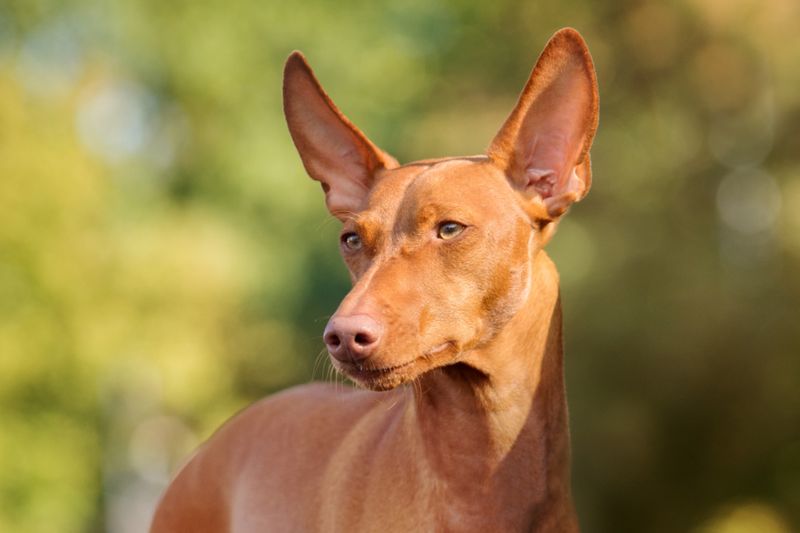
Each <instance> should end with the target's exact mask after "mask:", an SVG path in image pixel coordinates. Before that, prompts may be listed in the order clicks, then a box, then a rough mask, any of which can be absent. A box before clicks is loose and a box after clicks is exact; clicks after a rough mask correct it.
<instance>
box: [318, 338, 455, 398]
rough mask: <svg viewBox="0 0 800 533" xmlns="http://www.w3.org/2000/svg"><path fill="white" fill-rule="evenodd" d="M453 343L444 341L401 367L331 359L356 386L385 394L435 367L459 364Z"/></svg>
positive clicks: (401, 364) (399, 365) (398, 365)
mask: <svg viewBox="0 0 800 533" xmlns="http://www.w3.org/2000/svg"><path fill="white" fill-rule="evenodd" d="M458 355H459V349H458V345H457V344H456V342H455V341H447V342H443V343H442V344H439V345H437V346H435V347H434V348H433V349H431V350H428V351H426V352H424V353H423V354H422V355H421V356H419V357H416V358H414V359H411V360H409V361H405V362H403V363H400V364H395V365H389V366H382V365H380V363H379V362H370V361H369V360H367V361H364V362H351V361H337V360H333V364H334V367H335V368H336V369H337V370H338V371H339V372H341V373H342V374H344V375H345V376H347V377H348V378H350V379H351V380H353V381H354V382H355V383H356V384H358V385H360V386H362V387H364V388H367V389H370V390H375V391H384V390H389V389H393V388H395V387H398V386H400V385H402V384H404V383H408V382H410V381H413V380H415V379H417V378H418V377H420V376H421V375H423V374H425V373H426V372H429V371H431V370H433V369H435V368H439V367H442V366H446V365H449V364H455V363H457V362H458Z"/></svg>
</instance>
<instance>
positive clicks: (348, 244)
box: [341, 231, 362, 250]
mask: <svg viewBox="0 0 800 533" xmlns="http://www.w3.org/2000/svg"><path fill="white" fill-rule="evenodd" d="M341 241H342V246H344V247H345V248H347V249H348V250H360V249H361V246H362V242H361V237H359V236H358V233H356V232H354V231H351V232H349V233H344V234H342V236H341Z"/></svg>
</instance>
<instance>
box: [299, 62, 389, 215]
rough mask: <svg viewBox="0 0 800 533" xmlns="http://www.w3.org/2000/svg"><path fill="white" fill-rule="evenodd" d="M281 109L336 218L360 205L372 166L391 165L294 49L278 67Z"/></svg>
mask: <svg viewBox="0 0 800 533" xmlns="http://www.w3.org/2000/svg"><path fill="white" fill-rule="evenodd" d="M283 110H284V113H285V114H286V122H287V123H288V125H289V132H290V133H291V134H292V140H294V144H295V146H296V147H297V151H298V152H300V158H301V159H302V160H303V166H305V168H306V171H307V172H308V174H309V176H311V177H312V178H313V179H315V180H317V181H319V182H320V183H321V184H322V189H323V190H324V191H325V203H326V204H327V206H328V210H329V211H330V212H331V214H332V215H334V216H335V217H337V218H339V219H341V220H343V219H345V218H346V217H347V216H348V215H349V214H351V213H353V212H356V211H358V210H359V209H360V208H361V207H362V203H363V201H364V199H365V198H366V195H367V193H368V192H369V190H370V188H371V187H372V183H373V181H374V179H375V175H376V173H377V172H378V171H380V170H381V169H383V168H393V167H396V166H397V161H395V159H394V158H392V157H391V156H389V155H388V154H386V153H384V152H383V151H382V150H381V149H380V148H378V147H377V146H375V145H374V144H372V142H370V140H369V139H367V137H366V136H365V135H364V134H363V133H362V132H361V131H360V130H359V129H358V128H356V127H355V126H354V125H353V124H352V123H351V122H350V121H349V120H348V119H347V117H345V116H344V115H343V114H342V112H341V111H339V109H338V108H337V107H336V106H335V105H334V103H333V102H332V101H331V99H330V98H329V97H328V95H327V94H325V91H324V90H323V89H322V87H321V86H320V84H319V81H317V78H316V77H315V76H314V73H313V72H312V70H311V67H309V66H308V63H307V62H306V60H305V58H304V57H303V54H301V53H300V52H294V53H293V54H292V55H290V56H289V59H288V60H287V61H286V67H285V68H284V71H283Z"/></svg>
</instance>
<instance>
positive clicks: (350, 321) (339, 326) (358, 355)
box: [322, 315, 382, 362]
mask: <svg viewBox="0 0 800 533" xmlns="http://www.w3.org/2000/svg"><path fill="white" fill-rule="evenodd" d="M381 329H382V328H381V325H380V324H379V323H378V322H377V321H376V320H375V319H374V318H372V317H371V316H369V315H351V316H335V317H333V318H331V320H330V321H329V322H328V325H327V326H325V332H324V333H323V334H322V339H323V340H324V341H325V346H327V348H328V352H329V353H330V354H331V355H332V356H333V357H335V358H336V359H338V360H339V361H343V362H348V361H349V362H357V361H361V360H364V359H366V358H367V357H369V356H371V355H372V354H373V353H375V350H376V348H377V347H378V344H379V343H380V340H381Z"/></svg>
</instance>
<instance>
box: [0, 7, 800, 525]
mask: <svg viewBox="0 0 800 533" xmlns="http://www.w3.org/2000/svg"><path fill="white" fill-rule="evenodd" d="M798 22H800V4H798V2H797V1H796V0H766V1H765V0H675V1H672V2H654V1H644V2H641V1H621V2H620V1H615V0H592V1H589V0H562V1H560V2H544V1H540V2H531V1H525V2H521V1H515V0H498V1H495V2H477V1H476V2H457V1H455V0H433V1H431V0H428V1H422V0H410V1H406V2H392V3H378V2H368V1H364V0H352V1H350V0H349V1H341V2H333V1H325V0H304V1H302V2H294V3H289V2H277V1H274V0H273V1H267V2H264V1H256V0H227V1H226V2H222V1H211V0H192V1H188V0H174V1H171V2H163V1H156V0H117V1H115V2H99V1H94V2H91V1H78V0H75V1H55V0H52V1H48V0H2V2H0V530H2V531H15V532H31V533H34V532H52V531H59V532H65V533H69V532H78V531H114V532H128V531H140V530H142V529H143V528H144V527H146V526H145V525H146V524H147V522H148V520H149V516H150V513H151V512H152V506H153V504H154V501H155V500H154V499H155V498H156V497H157V496H158V493H159V491H160V490H161V489H162V488H163V486H164V483H165V482H166V480H167V477H168V476H169V474H170V472H172V471H173V470H174V468H176V466H177V465H178V464H179V462H180V460H181V459H182V458H183V457H185V456H186V454H187V453H188V452H189V451H190V450H191V449H192V448H193V447H194V446H195V445H196V444H197V443H198V442H199V440H201V439H203V438H205V437H207V436H208V435H209V434H210V432H211V431H212V430H213V429H214V428H215V427H217V426H218V425H219V424H220V423H222V422H223V421H224V420H225V419H226V418H227V417H229V416H230V415H231V414H232V413H234V412H235V411H236V410H237V409H239V408H242V407H243V406H245V405H247V404H248V403H249V402H251V401H253V400H255V399H256V398H258V397H261V396H263V395H265V394H268V393H271V392H273V391H275V390H278V389H280V388H283V387H286V386H289V385H291V384H294V383H298V382H304V381H308V380H309V379H312V378H317V379H324V378H326V376H327V377H329V373H328V370H326V368H327V367H326V366H325V365H326V363H325V360H324V358H321V357H318V354H319V353H320V349H321V348H322V343H321V340H320V332H321V330H322V328H323V327H324V324H325V321H326V317H327V315H328V314H329V313H331V312H332V311H333V310H334V309H335V307H336V304H337V302H338V300H339V298H340V297H341V296H342V295H343V294H344V293H345V292H346V290H347V287H348V281H347V278H346V274H345V271H344V268H343V267H342V266H341V265H340V263H339V260H338V257H337V251H336V248H337V247H336V233H337V230H338V228H337V223H336V222H335V221H332V220H331V219H330V217H328V215H327V213H326V212H325V211H324V207H323V201H322V196H321V194H320V193H319V191H318V189H317V186H316V184H314V183H312V182H311V181H310V180H308V179H307V178H306V177H305V176H304V173H303V171H302V167H301V165H300V162H299V159H298V157H297V156H296V154H295V152H294V149H293V146H292V145H291V141H290V138H289V135H288V134H287V132H286V129H285V125H284V121H283V117H282V112H281V101H280V84H281V81H280V74H281V67H282V62H283V60H284V58H285V57H286V56H287V55H288V53H289V52H290V51H291V50H292V49H301V50H303V51H304V52H305V53H306V54H307V56H308V58H309V59H310V61H311V63H312V64H313V65H314V66H315V68H316V69H317V73H318V75H319V77H320V78H321V80H322V81H323V83H324V84H325V86H326V87H327V88H328V89H329V91H330V93H331V94H332V96H333V97H334V99H335V100H336V101H337V102H338V103H339V105H340V106H341V108H342V109H343V110H344V111H345V112H346V113H347V114H348V115H349V116H350V117H351V118H352V119H353V120H354V121H355V122H356V123H357V124H359V125H360V126H361V127H362V128H363V129H364V130H365V131H366V132H367V133H368V134H369V135H370V136H371V137H372V138H373V139H374V140H375V141H376V142H377V143H378V144H380V145H381V146H382V147H384V148H385V149H387V150H388V151H389V152H391V153H393V154H394V155H396V156H397V157H398V158H399V159H400V160H401V161H409V160H412V159H420V158H425V157H431V156H440V155H456V154H469V153H479V152H481V151H482V150H483V148H484V147H485V145H486V144H487V143H488V141H489V140H490V139H491V137H492V135H493V133H494V131H495V130H496V129H497V128H498V127H499V125H500V124H501V122H502V120H503V119H504V118H505V114H506V113H507V112H508V111H509V110H510V109H511V107H512V105H513V103H514V100H515V97H516V94H517V91H518V90H519V89H520V88H521V87H522V85H523V83H524V81H525V79H526V77H527V74H528V72H529V69H530V67H531V66H532V65H533V62H534V61H535V59H536V55H537V54H538V52H539V50H541V48H542V46H543V45H544V42H545V41H546V39H547V37H548V36H549V35H550V34H551V33H552V32H553V31H554V30H556V29H558V28H559V27H562V26H567V25H569V26H574V27H576V28H578V29H579V30H580V31H581V32H582V33H583V34H584V36H585V37H586V39H587V40H588V42H589V45H590V48H591V49H592V52H593V54H594V57H595V61H596V64H597V69H598V76H599V80H600V85H601V102H602V110H601V126H600V130H599V134H598V137H597V140H596V143H595V148H594V150H593V162H594V175H595V183H594V188H593V191H592V193H591V194H590V195H589V197H588V198H587V199H586V200H585V201H584V202H583V203H582V204H581V205H579V206H576V208H575V209H573V212H572V213H571V214H570V215H569V217H568V218H567V219H566V220H565V221H564V222H563V224H562V227H561V228H560V230H559V235H558V236H557V237H556V239H555V240H554V243H553V245H552V246H551V252H552V255H553V256H554V257H555V259H556V262H557V264H558V265H559V267H560V270H561V272H562V285H563V292H564V299H565V313H566V339H567V341H566V342H567V363H568V368H567V374H568V375H567V378H568V383H569V397H570V403H571V414H572V419H571V423H572V428H573V440H574V443H573V446H574V450H573V455H574V484H575V491H576V498H577V503H578V507H579V512H580V515H581V520H582V523H583V526H584V528H585V530H586V531H598V532H599V531H606V532H615V533H616V532H627V531H630V532H642V531H649V532H665V533H666V532H675V531H698V532H718V533H728V532H759V533H770V532H775V533H777V532H788V531H792V530H797V529H798V528H800V423H799V422H800V421H799V420H798V415H799V414H800V327H798V325H799V324H800V320H799V315H800V313H799V312H798V311H799V310H800V276H798V274H800V268H798V267H800V158H799V157H798V154H800V91H799V90H798V87H800V68H798V65H800V32H798V31H797V27H798Z"/></svg>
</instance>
